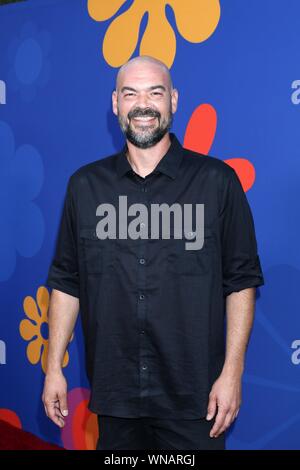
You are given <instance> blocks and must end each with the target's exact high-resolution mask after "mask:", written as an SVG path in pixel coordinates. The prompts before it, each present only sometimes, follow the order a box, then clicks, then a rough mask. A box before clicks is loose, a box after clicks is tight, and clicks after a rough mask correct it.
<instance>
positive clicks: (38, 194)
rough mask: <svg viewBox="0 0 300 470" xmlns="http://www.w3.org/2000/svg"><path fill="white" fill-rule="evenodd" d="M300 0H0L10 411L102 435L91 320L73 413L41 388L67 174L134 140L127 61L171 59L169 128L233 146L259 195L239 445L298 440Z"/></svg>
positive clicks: (75, 359)
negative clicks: (55, 414) (88, 360)
mask: <svg viewBox="0 0 300 470" xmlns="http://www.w3.org/2000/svg"><path fill="white" fill-rule="evenodd" d="M299 30H300V3H299V1H298V0H289V1H288V2H286V1H284V0H264V1H263V2H262V1H261V0H243V1H241V0H220V1H219V0H184V1H182V0H109V1H103V0H88V1H87V0H43V1H42V0H27V2H21V3H14V4H8V5H5V6H2V7H0V31H1V46H0V47H1V49H0V196H1V197H0V214H1V233H0V238H1V243H0V260H1V262H0V299H1V303H0V309H1V315H0V381H1V382H0V383H1V391H0V419H5V420H6V421H9V422H10V423H13V424H14V425H15V426H17V427H19V428H23V429H25V430H28V431H31V432H33V433H35V434H37V435H38V436H40V437H41V438H43V439H45V440H48V441H52V442H55V443H57V444H60V445H62V446H64V447H66V448H68V449H93V448H94V447H95V443H96V440H97V437H98V435H97V432H98V431H97V422H96V416H95V415H93V414H92V413H90V412H89V411H88V410H87V403H88V398H89V386H88V382H87V378H86V375H85V371H84V359H83V354H84V353H83V340H82V331H81V324H80V320H79V321H78V323H77V325H76V329H75V332H74V334H73V335H72V338H71V340H70V343H69V345H68V347H67V351H66V353H65V356H64V361H63V367H64V373H65V375H66V378H67V380H68V386H69V389H68V404H69V410H70V412H69V417H68V419H67V424H66V426H65V428H64V429H59V428H57V427H55V425H54V424H53V423H52V422H50V421H49V419H48V418H47V417H46V416H45V413H44V408H43V405H42V402H41V394H42V387H43V380H44V374H45V372H46V358H47V351H48V316H47V315H48V305H49V294H50V292H49V290H48V288H47V286H46V285H45V282H46V276H47V272H48V268H49V265H50V262H51V259H52V256H53V252H54V247H55V241H56V236H57V229H58V224H59V220H60V215H61V210H62V203H63V198H64V194H65V189H66V183H67V180H68V177H69V176H70V174H71V173H72V172H74V171H75V170H76V169H77V168H78V167H79V166H81V165H84V164H85V163H88V162H90V161H93V160H97V159H100V158H103V157H105V156H107V155H109V154H112V153H114V152H116V151H118V150H119V149H120V148H121V146H123V137H122V135H121V132H120V130H119V127H118V123H117V121H116V118H115V116H114V115H113V114H112V111H111V109H110V100H111V92H112V90H113V88H114V80H115V76H116V71H117V68H118V67H120V66H121V65H122V64H123V63H124V62H126V61H127V60H128V59H130V58H131V57H133V56H137V55H140V54H148V55H152V56H154V57H157V58H158V59H160V60H162V61H164V62H165V63H166V64H167V66H168V67H169V68H170V70H171V73H172V77H173V81H174V85H175V87H176V88H177V89H178V90H179V109H178V111H177V114H176V116H175V119H174V126H173V131H174V132H175V133H176V135H177V136H178V138H179V139H180V140H181V142H182V143H183V145H184V146H185V147H186V148H190V149H193V150H195V151H197V152H199V153H202V154H203V156H199V158H205V155H207V154H209V155H212V156H215V157H217V158H220V159H222V160H224V161H225V162H226V163H227V164H228V165H230V166H232V167H233V168H234V169H235V171H236V172H237V174H238V176H239V178H240V180H241V183H242V185H243V188H244V191H245V192H246V194H247V198H248V201H249V203H250V205H251V208H252V211H253V215H254V219H255V225H256V234H257V240H258V247H259V254H260V258H261V262H262V267H263V271H264V276H265V281H266V284H265V286H263V287H262V288H261V289H258V300H257V307H256V320H255V324H254V329H253V333H252V336H251V339H250V343H249V349H248V352H247V360H246V368H245V373H244V378H243V405H242V408H241V411H240V414H239V418H238V420H237V421H236V422H235V424H234V425H233V426H232V427H231V428H230V431H229V432H228V433H227V444H226V445H227V448H228V449H299V448H300V444H299V443H300V441H299V437H298V427H299V422H300V412H299V391H300V385H299V384H300V382H299V371H300V315H299V310H300V300H299V296H298V289H299V285H300V250H299V249H298V240H299V228H300V225H299V217H298V214H299V203H298V201H299V196H298V194H299V176H300V158H299V156H300V155H299V144H298V140H299V139H298V135H299V119H300V106H299V104H300V80H299V79H300V77H299V65H298V64H299V52H298V42H299Z"/></svg>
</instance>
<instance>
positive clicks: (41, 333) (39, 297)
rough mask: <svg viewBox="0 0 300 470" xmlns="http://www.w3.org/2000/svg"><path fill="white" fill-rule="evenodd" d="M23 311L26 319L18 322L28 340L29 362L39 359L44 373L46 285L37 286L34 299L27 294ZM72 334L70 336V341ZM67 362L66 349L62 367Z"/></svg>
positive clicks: (45, 355)
mask: <svg viewBox="0 0 300 470" xmlns="http://www.w3.org/2000/svg"><path fill="white" fill-rule="evenodd" d="M23 307H24V312H25V314H26V316H27V317H28V319H25V320H22V321H21V323H20V327H19V330H20V335H21V336H22V338H23V339H25V341H29V344H28V346H27V358H28V360H29V362H30V363H31V364H37V363H38V362H39V361H41V364H42V369H43V371H44V372H45V373H46V368H47V355H48V334H47V331H48V307H49V292H48V290H47V289H46V287H43V286H41V287H39V288H38V290H37V294H36V301H35V300H34V298H33V297H31V296H30V295H28V296H27V297H25V299H24V302H23ZM72 339H73V335H72V336H71V338H70V341H72ZM68 363H69V353H68V351H66V353H65V355H64V359H63V367H66V366H67V365H68Z"/></svg>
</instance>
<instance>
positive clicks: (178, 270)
mask: <svg viewBox="0 0 300 470" xmlns="http://www.w3.org/2000/svg"><path fill="white" fill-rule="evenodd" d="M169 243H170V245H169V250H168V251H169V253H168V270H169V272H170V273H171V274H176V275H185V276H200V275H206V274H208V273H209V272H210V271H211V270H212V268H213V265H214V259H215V253H216V246H215V238H214V235H213V233H212V232H211V230H210V229H208V228H206V229H205V233H204V240H203V246H202V247H201V248H198V249H197V248H196V246H197V245H196V243H200V241H199V240H198V241H196V239H195V238H192V236H191V234H186V235H185V236H184V237H183V238H182V239H175V238H171V239H170V240H169ZM186 243H190V244H191V245H190V246H191V247H192V249H187V245H186Z"/></svg>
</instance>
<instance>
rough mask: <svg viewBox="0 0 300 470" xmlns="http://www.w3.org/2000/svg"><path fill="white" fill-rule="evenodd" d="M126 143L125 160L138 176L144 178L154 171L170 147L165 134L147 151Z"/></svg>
mask: <svg viewBox="0 0 300 470" xmlns="http://www.w3.org/2000/svg"><path fill="white" fill-rule="evenodd" d="M126 143H127V148H128V151H127V159H128V161H129V163H130V165H131V167H132V169H133V170H134V171H135V172H136V173H137V174H138V175H140V176H142V177H145V176H147V175H148V174H149V173H151V172H152V171H153V170H154V168H155V167H156V166H157V165H158V163H159V161H160V160H161V159H162V158H163V156H164V155H165V154H166V153H167V151H168V149H169V147H170V145H171V139H170V134H169V133H167V134H166V135H164V137H163V138H162V139H161V140H160V141H159V142H158V143H157V144H156V145H154V146H153V147H150V148H148V149H140V148H138V147H136V146H135V145H133V144H132V143H131V142H129V141H128V140H126Z"/></svg>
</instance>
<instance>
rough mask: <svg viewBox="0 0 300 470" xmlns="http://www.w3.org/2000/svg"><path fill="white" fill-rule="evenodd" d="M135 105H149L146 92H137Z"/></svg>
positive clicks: (145, 106) (146, 106)
mask: <svg viewBox="0 0 300 470" xmlns="http://www.w3.org/2000/svg"><path fill="white" fill-rule="evenodd" d="M137 105H138V106H139V107H140V108H148V107H149V98H148V96H147V94H146V93H145V94H144V93H140V94H139V96H138V100H137Z"/></svg>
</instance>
